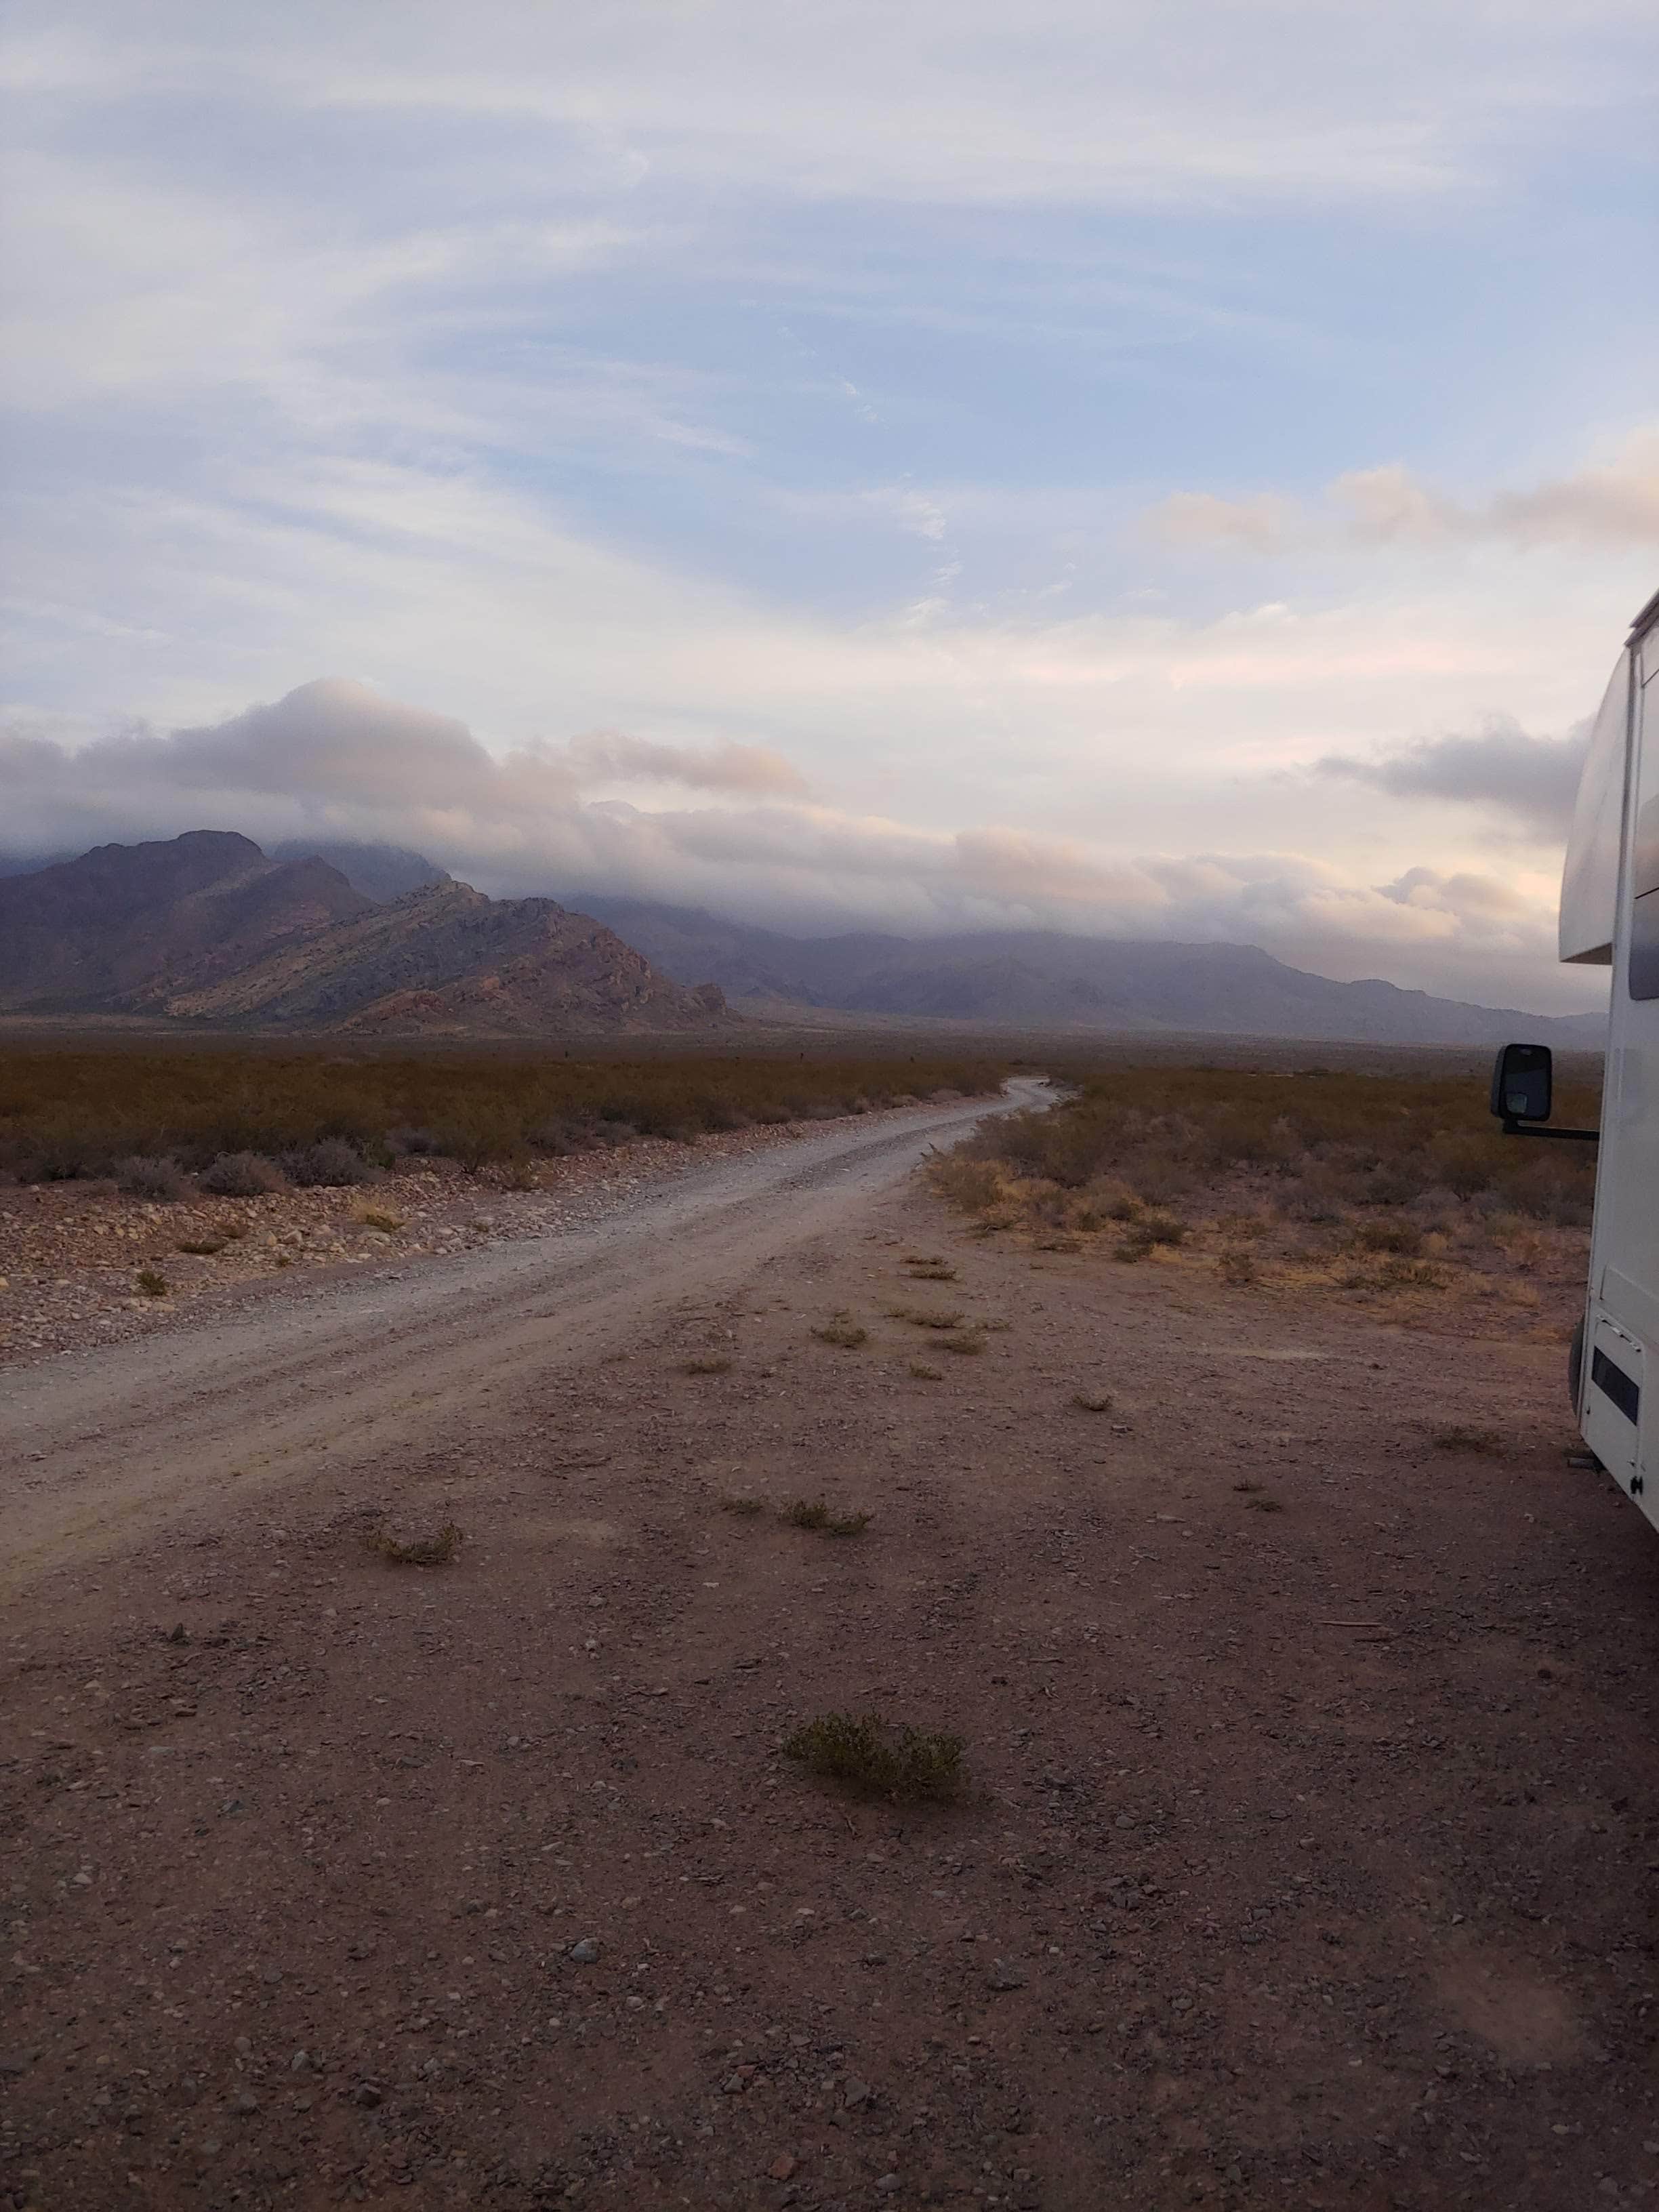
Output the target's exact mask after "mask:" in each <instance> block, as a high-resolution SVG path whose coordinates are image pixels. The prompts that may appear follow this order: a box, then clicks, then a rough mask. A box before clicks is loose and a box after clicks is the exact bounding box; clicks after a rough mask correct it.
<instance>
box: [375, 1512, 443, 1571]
mask: <svg viewBox="0 0 1659 2212" xmlns="http://www.w3.org/2000/svg"><path fill="white" fill-rule="evenodd" d="M363 1541H364V1543H365V1544H366V1545H367V1546H368V1549H369V1550H370V1551H371V1552H374V1553H377V1554H378V1555H379V1556H380V1558H381V1559H385V1560H386V1562H387V1564H388V1565H392V1566H394V1567H447V1565H449V1563H450V1561H451V1560H452V1559H453V1558H454V1557H455V1554H456V1553H458V1552H459V1550H460V1548H461V1532H460V1530H459V1528H457V1527H456V1525H455V1523H454V1522H453V1521H446V1522H445V1523H444V1525H443V1527H442V1528H440V1529H439V1531H438V1533H437V1534H436V1535H435V1536H415V1537H411V1538H410V1540H409V1541H407V1542H404V1541H400V1540H399V1539H398V1537H396V1536H394V1535H392V1533H391V1531H390V1530H389V1529H386V1528H371V1529H370V1530H369V1532H368V1534H367V1535H366V1536H365V1537H364V1538H363Z"/></svg>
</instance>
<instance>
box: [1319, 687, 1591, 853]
mask: <svg viewBox="0 0 1659 2212" xmlns="http://www.w3.org/2000/svg"><path fill="white" fill-rule="evenodd" d="M1588 741H1589V725H1588V723H1583V724H1580V725H1579V726H1578V727H1577V728H1576V729H1575V730H1573V731H1572V732H1571V733H1570V734H1569V735H1568V736H1566V737H1565V738H1538V737H1533V736H1532V735H1530V734H1529V733H1528V732H1527V731H1525V730H1523V729H1522V727H1521V726H1520V725H1519V724H1518V723H1516V722H1513V721H1510V720H1506V719H1504V718H1501V717H1499V718H1494V719H1493V720H1492V721H1490V722H1489V723H1488V724H1487V725H1486V728H1484V729H1483V730H1480V731H1478V732H1474V734H1473V735H1468V736H1462V737H1458V736H1452V737H1442V738H1419V739H1418V740H1417V741H1416V743H1415V744H1410V745H1407V746H1404V747H1402V748H1401V750H1398V751H1396V752H1392V753H1383V754H1378V755H1377V756H1376V757H1373V758H1372V759H1370V760H1362V759H1352V758H1349V757H1344V756H1343V755H1340V754H1335V753H1331V754H1327V755H1326V757H1324V759H1322V760H1321V761H1318V762H1316V763H1315V773H1316V775H1323V776H1334V777H1337V778H1340V779H1343V780H1346V781H1348V782H1351V783H1364V784H1369V785H1370V787H1371V788H1372V789H1373V790H1375V791H1385V792H1387V793H1389V797H1390V798H1393V799H1451V800H1453V801H1455V802H1459V803H1462V804H1464V805H1472V806H1484V807H1486V808H1487V809H1488V810H1489V811H1492V812H1496V813H1500V814H1506V815H1508V816H1510V817H1511V818H1512V819H1513V820H1514V821H1515V822H1516V823H1519V824H1520V825H1521V827H1522V829H1524V830H1526V831H1527V833H1528V835H1529V836H1534V837H1537V838H1539V839H1541V841H1543V842H1549V843H1559V842H1562V841H1563V840H1565V836H1566V833H1567V829H1568V828H1569V826H1570V825H1571V821H1572V809H1573V801H1574V799H1576V798H1577V792H1578V777H1579V772H1580V770H1581V769H1583V764H1584V748H1585V745H1586V744H1587V743H1588Z"/></svg>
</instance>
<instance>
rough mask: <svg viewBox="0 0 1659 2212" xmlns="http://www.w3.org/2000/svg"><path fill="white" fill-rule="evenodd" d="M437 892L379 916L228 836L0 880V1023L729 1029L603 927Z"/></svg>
mask: <svg viewBox="0 0 1659 2212" xmlns="http://www.w3.org/2000/svg"><path fill="white" fill-rule="evenodd" d="M399 857H400V858H401V859H402V860H404V861H405V862H406V861H408V860H415V861H416V862H417V863H418V864H419V865H420V866H422V867H428V868H429V867H430V863H426V862H420V860H419V855H418V854H409V855H402V856H399ZM433 874H434V876H435V878H436V879H435V880H434V881H430V882H428V883H427V884H425V885H424V886H423V887H422V888H420V889H417V890H411V891H409V892H408V893H406V894H405V895H404V896H402V897H400V898H396V899H392V900H391V901H388V902H377V901H376V900H374V899H373V898H371V897H369V896H367V895H366V894H365V893H364V892H363V891H362V890H356V889H354V888H353V886H352V884H350V883H349V881H348V880H347V878H346V877H345V876H344V875H343V873H342V872H341V871H340V870H339V869H338V868H337V867H335V866H332V865H331V863H330V862H328V861H327V860H320V859H318V858H316V857H314V856H309V857H305V858H300V859H292V860H273V859H271V858H270V857H268V856H267V855H266V854H264V853H263V852H262V851H261V850H260V848H259V847H258V845H256V844H254V843H253V842H252V839H251V838H247V837H242V836H238V835H236V834H235V832H234V831H231V830H216V829H197V830H191V831H188V832H186V833H185V836H181V837H173V838H170V839H167V840H166V841H163V842H155V843H151V844H142V845H100V846H99V847H98V848H96V849H95V850H94V851H93V852H90V853H83V854H81V855H80V857H79V858H78V859H76V860H67V861H61V862H57V863H54V864H52V865H49V866H44V867H41V868H38V869H35V870H33V871H32V872H29V873H27V874H19V875H13V876H9V877H5V878H0V1011H3V1012H11V1013H38V1014H54V1015H61V1014H75V1013H84V1014H106V1013H123V1014H149V1015H151V1016H154V1017H158V1018H162V1019H165V1020H171V1021H179V1022H191V1023H201V1024H214V1025H216V1026H226V1027H245V1028H251V1029H278V1030H283V1029H286V1030H323V1031H330V1032H347V1033H357V1034H365V1035H371V1036H518V1037H525V1038H531V1037H538V1036H602V1035H606V1034H614V1033H617V1032H619V1031H640V1032H650V1031H656V1030H714V1029H717V1028H719V1027H720V1026H721V1024H723V1023H724V1022H726V1020H727V1019H728V1018H727V1017H726V1012H725V1002H724V1000H723V998H722V995H721V994H720V991H719V990H718V989H715V988H714V987H707V986H705V987H703V988H702V989H698V990H687V989H684V988H683V987H681V985H679V984H678V983H677V982H674V981H671V980H670V979H669V978H667V977H666V976H663V975H658V974H657V973H656V971H655V970H654V969H653V968H652V966H651V963H649V961H647V959H646V958H645V957H643V956H642V955H641V953H639V952H636V951H635V950H634V949H633V947H632V946H631V945H624V944H623V942H622V940H621V939H619V938H617V936H616V935H614V934H613V933H612V932H611V930H609V929H608V928H606V927H605V925H604V924H603V923H602V922H599V921H594V920H593V919H592V917H591V916H589V915H580V914H570V913H568V912H567V911H566V910H565V908H563V907H562V906H559V905H557V904H556V902H554V901H553V900H552V899H545V898H532V899H490V898H486V897H485V896H484V895H483V892H482V891H476V890H472V889H471V886H470V885H468V884H459V883H455V882H453V880H452V879H451V878H449V877H447V876H446V875H444V873H443V872H442V871H441V870H435V871H433Z"/></svg>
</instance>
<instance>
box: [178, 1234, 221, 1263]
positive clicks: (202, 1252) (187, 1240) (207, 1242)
mask: <svg viewBox="0 0 1659 2212" xmlns="http://www.w3.org/2000/svg"><path fill="white" fill-rule="evenodd" d="M229 1242H230V1239H229V1237H180V1238H179V1241H178V1243H176V1244H175V1245H174V1246H173V1250H174V1251H175V1252H188V1253H189V1254H190V1255H191V1258H192V1259H193V1260H211V1259H212V1258H213V1257H214V1255H216V1253H219V1252H222V1251H223V1250H224V1249H225V1247H226V1245H227V1244H228V1243H229Z"/></svg>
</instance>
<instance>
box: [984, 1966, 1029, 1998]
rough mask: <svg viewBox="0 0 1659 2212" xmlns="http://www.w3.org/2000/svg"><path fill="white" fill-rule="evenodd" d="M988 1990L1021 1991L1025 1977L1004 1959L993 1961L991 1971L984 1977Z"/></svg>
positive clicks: (1016, 1967)
mask: <svg viewBox="0 0 1659 2212" xmlns="http://www.w3.org/2000/svg"><path fill="white" fill-rule="evenodd" d="M985 1986H986V1988H987V1990H1023V1989H1024V1986H1025V1977H1024V1974H1022V1973H1021V1972H1020V1971H1019V1968H1018V1966H1010V1965H1009V1964H1008V1962H1007V1960H1005V1959H993V1960H992V1961H991V1971H990V1972H989V1973H988V1974H987V1975H986V1977H985Z"/></svg>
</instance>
